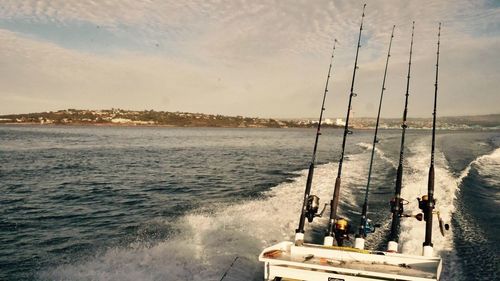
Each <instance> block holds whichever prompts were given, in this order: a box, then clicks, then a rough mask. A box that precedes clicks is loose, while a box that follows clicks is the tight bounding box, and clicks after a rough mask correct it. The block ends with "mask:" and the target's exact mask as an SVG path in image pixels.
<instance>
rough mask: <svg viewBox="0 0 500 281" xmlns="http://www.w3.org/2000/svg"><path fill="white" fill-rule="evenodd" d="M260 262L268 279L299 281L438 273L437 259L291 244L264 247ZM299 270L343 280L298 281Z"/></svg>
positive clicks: (401, 277) (410, 277)
mask: <svg viewBox="0 0 500 281" xmlns="http://www.w3.org/2000/svg"><path fill="white" fill-rule="evenodd" d="M259 259H260V261H263V262H265V263H266V266H267V267H268V268H267V269H266V270H267V271H268V272H267V273H268V274H269V276H270V277H273V278H274V277H275V276H277V277H285V278H295V279H297V277H299V278H298V280H421V281H424V280H426V281H428V280H438V279H439V275H440V271H441V259H440V258H439V257H432V258H428V257H421V256H409V255H402V254H396V253H386V252H371V251H361V250H356V249H353V248H341V247H325V246H320V245H312V244H305V245H303V246H295V245H293V244H292V243H291V242H282V243H280V244H277V245H275V246H273V247H270V248H267V249H266V250H264V252H263V253H262V254H261V255H260V257H259ZM301 271H306V272H307V271H308V272H309V273H308V275H311V272H314V275H318V276H321V275H325V276H330V275H332V274H333V275H336V276H335V278H338V276H339V275H342V277H343V278H344V279H329V278H331V277H328V278H325V279H307V278H305V279H300V276H302V274H300V272H301ZM288 272H290V274H289V275H287V274H288ZM322 273H324V274H322ZM330 273H331V274H330ZM280 274H281V275H280ZM284 275H286V276H284ZM346 277H349V278H346ZM270 280H272V279H270Z"/></svg>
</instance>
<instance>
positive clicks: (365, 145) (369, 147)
mask: <svg viewBox="0 0 500 281" xmlns="http://www.w3.org/2000/svg"><path fill="white" fill-rule="evenodd" d="M356 145H358V146H360V147H362V148H364V149H366V150H369V151H371V150H372V147H373V144H371V143H366V142H360V143H357V144H356ZM375 153H376V154H377V155H378V157H380V159H382V160H384V161H386V162H387V163H389V164H391V165H392V166H393V167H394V168H397V167H398V163H397V162H396V161H394V160H393V159H391V158H389V157H387V156H385V153H384V152H383V151H382V150H381V149H380V148H379V147H377V146H375Z"/></svg>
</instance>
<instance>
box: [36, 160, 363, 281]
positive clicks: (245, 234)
mask: <svg viewBox="0 0 500 281" xmlns="http://www.w3.org/2000/svg"><path fill="white" fill-rule="evenodd" d="M366 161H367V155H366V154H364V155H353V156H350V159H349V160H346V162H345V164H344V165H345V166H344V174H343V178H345V179H346V180H345V181H343V183H342V189H341V198H342V201H343V202H347V203H348V204H350V205H354V204H355V201H354V198H355V194H354V193H353V192H352V190H353V189H352V188H353V187H355V186H356V185H359V183H360V182H361V181H364V178H365V174H366V167H365V164H366ZM336 172H337V164H326V165H320V166H318V167H316V170H315V177H314V181H313V191H312V194H316V195H318V196H319V197H320V198H321V201H322V202H320V203H321V204H323V203H327V202H329V201H330V200H331V197H332V193H333V186H334V181H335V177H336ZM306 177H307V170H304V171H302V172H301V173H300V176H299V177H297V178H295V179H294V180H293V182H289V183H282V184H279V185H278V186H276V187H274V188H272V189H271V190H270V191H268V192H265V194H264V195H265V198H264V199H260V200H253V201H245V202H238V203H235V204H233V205H230V206H227V205H221V206H217V208H213V210H215V211H212V212H206V211H199V212H197V213H191V214H188V215H185V216H184V217H182V218H180V219H178V220H177V221H175V222H169V225H172V224H174V225H176V226H178V227H179V228H180V229H179V233H178V234H176V235H175V237H171V238H170V239H167V240H166V241H163V242H160V243H158V244H157V245H155V246H152V247H145V246H143V245H141V244H137V245H135V244H134V245H131V246H130V247H128V248H115V249H111V250H108V251H107V252H106V253H104V254H103V255H98V256H96V257H94V258H93V259H91V260H89V261H86V262H82V263H77V264H69V265H61V266H59V267H56V268H52V269H49V270H45V271H43V272H41V273H40V278H41V279H48V280H200V281H201V280H218V279H219V278H220V277H221V275H222V273H223V272H224V271H225V270H226V268H227V266H228V265H229V264H230V263H231V261H232V260H233V259H234V257H235V256H239V257H241V258H242V259H245V258H246V259H247V260H248V261H250V262H251V263H253V266H254V267H253V268H252V267H251V266H250V267H249V268H248V269H246V270H247V271H246V272H244V273H241V272H240V273H239V274H241V278H242V279H240V280H251V279H254V278H255V276H257V277H258V278H257V280H260V279H261V278H260V277H261V274H255V270H256V268H257V270H260V269H261V268H262V266H261V264H259V263H258V261H257V255H258V253H259V252H260V251H261V250H262V249H263V248H264V247H266V246H269V245H271V244H273V243H276V242H277V241H281V240H292V238H293V236H294V233H295V228H296V227H297V222H298V219H299V215H300V213H299V210H300V208H301V204H302V198H303V194H304V187H305V181H306ZM325 214H328V212H325ZM339 215H342V209H340V212H339ZM325 216H326V217H327V216H328V215H325ZM326 221H327V218H322V220H315V222H314V224H315V225H318V226H320V227H324V225H325V224H326ZM322 224H323V226H322ZM308 227H309V225H306V239H310V238H308V232H307V229H308ZM245 274H246V276H245Z"/></svg>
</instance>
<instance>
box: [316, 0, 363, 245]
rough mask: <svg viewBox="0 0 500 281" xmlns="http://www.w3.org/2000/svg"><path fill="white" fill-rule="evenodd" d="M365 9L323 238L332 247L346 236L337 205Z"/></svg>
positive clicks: (345, 228) (344, 224) (344, 223)
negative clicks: (326, 228) (328, 219)
mask: <svg viewBox="0 0 500 281" xmlns="http://www.w3.org/2000/svg"><path fill="white" fill-rule="evenodd" d="M365 8H366V4H364V5H363V14H362V16H361V24H360V26H359V35H358V45H357V47H356V58H355V60H354V70H353V73H352V83H351V92H350V95H349V104H348V106H347V116H346V121H345V125H344V138H343V140H342V152H341V153H340V160H339V168H338V172H337V178H336V179H335V189H334V191H333V198H332V200H331V202H330V221H329V225H328V232H327V234H326V236H325V240H324V245H328V246H332V245H333V238H334V237H335V239H336V240H337V245H339V246H342V244H343V240H344V239H345V238H346V237H347V234H348V230H349V227H348V224H347V221H346V220H345V219H339V220H337V209H338V205H339V194H340V183H341V176H342V163H343V161H344V152H345V143H346V137H347V135H348V134H352V131H350V130H349V116H350V115H351V102H352V98H353V97H355V96H356V94H355V93H354V80H355V78H356V70H357V69H358V54H359V48H360V47H361V44H360V42H361V31H362V30H363V20H364V18H365Z"/></svg>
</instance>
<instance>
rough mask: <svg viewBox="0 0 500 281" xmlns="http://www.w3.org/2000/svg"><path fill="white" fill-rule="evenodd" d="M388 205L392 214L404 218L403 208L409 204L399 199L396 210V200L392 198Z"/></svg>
mask: <svg viewBox="0 0 500 281" xmlns="http://www.w3.org/2000/svg"><path fill="white" fill-rule="evenodd" d="M389 203H390V204H391V213H393V214H395V213H397V215H398V216H399V217H406V216H405V215H404V214H403V213H404V206H405V205H408V203H410V202H408V200H405V199H403V198H399V206H398V208H396V198H392V199H391V201H390V202H389Z"/></svg>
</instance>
